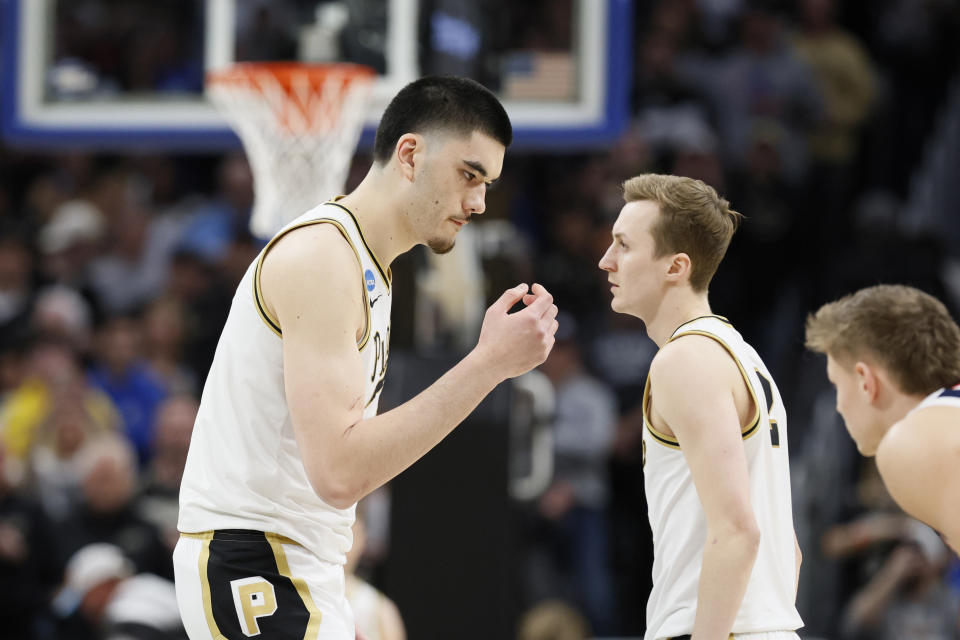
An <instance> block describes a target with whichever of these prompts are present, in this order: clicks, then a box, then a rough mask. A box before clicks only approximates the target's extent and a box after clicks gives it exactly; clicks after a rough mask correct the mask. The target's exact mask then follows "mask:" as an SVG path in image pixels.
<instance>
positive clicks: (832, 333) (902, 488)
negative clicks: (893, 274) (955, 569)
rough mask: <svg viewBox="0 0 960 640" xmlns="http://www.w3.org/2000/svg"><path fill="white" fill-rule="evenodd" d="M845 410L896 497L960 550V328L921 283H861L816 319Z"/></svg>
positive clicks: (811, 337) (814, 339)
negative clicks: (864, 286) (919, 286)
mask: <svg viewBox="0 0 960 640" xmlns="http://www.w3.org/2000/svg"><path fill="white" fill-rule="evenodd" d="M807 347H808V348H810V349H812V350H814V351H817V352H819V353H825V354H826V355H827V377H828V378H829V379H830V381H831V382H832V383H833V384H834V386H836V388H837V411H839V412H840V415H841V416H843V421H844V422H845V423H846V425H847V430H848V431H849V432H850V436H851V437H852V438H853V440H854V442H856V443H857V448H858V449H859V450H860V453H862V454H863V455H865V456H874V455H875V456H876V457H877V468H878V469H879V471H880V475H881V477H882V478H883V481H884V483H885V484H886V485H887V489H888V490H889V491H890V495H891V496H893V498H894V500H896V501H897V502H898V503H899V504H900V506H901V507H903V509H904V511H906V512H907V513H909V514H910V515H912V516H914V517H915V518H917V519H919V520H922V521H924V522H926V523H927V524H929V525H930V526H931V527H933V528H934V529H936V530H937V531H939V532H940V533H941V534H943V536H944V537H945V538H946V540H947V543H948V544H949V545H950V546H951V547H952V548H953V550H954V551H957V552H960V507H958V498H960V327H958V326H957V323H956V322H955V321H954V320H953V318H951V317H950V313H949V312H948V311H947V309H946V307H944V306H943V304H942V303H941V302H940V301H939V300H937V299H936V298H934V297H933V296H931V295H928V294H926V293H924V292H922V291H919V290H917V289H914V288H912V287H904V286H896V285H882V286H877V287H869V288H867V289H861V290H860V291H857V292H856V293H853V294H851V295H848V296H846V297H844V298H841V299H840V300H837V301H836V302H831V303H829V304H826V305H824V306H822V307H820V309H819V310H818V311H817V312H816V313H814V314H812V315H811V316H810V317H809V318H808V319H807Z"/></svg>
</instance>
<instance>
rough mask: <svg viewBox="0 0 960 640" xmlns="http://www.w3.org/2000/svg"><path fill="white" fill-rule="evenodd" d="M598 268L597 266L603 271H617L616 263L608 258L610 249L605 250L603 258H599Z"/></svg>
mask: <svg viewBox="0 0 960 640" xmlns="http://www.w3.org/2000/svg"><path fill="white" fill-rule="evenodd" d="M598 266H599V267H600V268H601V269H603V270H604V271H616V270H617V264H616V263H615V262H614V261H613V259H612V258H611V257H610V249H607V251H606V252H605V253H604V254H603V257H602V258H600V263H599V265H598Z"/></svg>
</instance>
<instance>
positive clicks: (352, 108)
mask: <svg viewBox="0 0 960 640" xmlns="http://www.w3.org/2000/svg"><path fill="white" fill-rule="evenodd" d="M373 78H374V76H373V72H372V70H369V69H367V68H365V67H358V66H356V65H326V66H318V65H301V64H285V65H270V64H239V65H235V66H234V67H231V68H230V69H227V70H225V71H223V72H219V73H215V74H212V75H211V76H210V78H209V79H208V82H207V95H208V96H209V97H210V99H211V100H212V101H213V103H214V104H215V105H216V106H217V107H218V108H219V109H220V110H221V112H222V113H223V114H224V116H225V118H226V119H227V121H228V122H229V124H230V126H231V127H232V128H233V130H234V131H236V133H237V135H238V136H239V137H240V140H241V141H242V142H243V147H244V150H245V151H246V154H247V159H248V160H249V162H250V167H251V170H252V171H253V179H254V188H255V198H254V205H253V214H252V216H251V220H250V231H251V233H253V235H254V236H256V237H259V238H269V237H271V236H272V235H273V234H275V233H276V232H277V231H278V230H279V229H280V228H281V227H283V226H284V225H285V224H287V223H288V222H290V221H291V220H293V219H294V218H296V217H297V216H299V215H300V214H302V213H304V212H306V211H307V210H309V209H311V208H313V207H314V206H316V205H317V204H319V203H321V202H323V201H324V200H328V199H329V198H331V197H333V196H335V195H337V194H339V193H342V189H343V186H344V182H345V181H346V178H347V172H348V171H349V169H350V160H351V158H352V157H353V153H354V150H355V149H356V146H357V142H358V141H359V139H360V133H361V131H362V129H363V117H364V114H365V113H366V108H365V107H366V101H367V98H368V96H369V93H370V89H371V87H372V85H373Z"/></svg>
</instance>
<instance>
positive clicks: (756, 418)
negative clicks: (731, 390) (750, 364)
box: [670, 316, 760, 440]
mask: <svg viewBox="0 0 960 640" xmlns="http://www.w3.org/2000/svg"><path fill="white" fill-rule="evenodd" d="M718 317H719V316H718ZM691 335H694V336H705V337H707V338H710V339H712V340H715V341H716V342H718V343H719V344H720V346H721V347H723V348H724V349H726V351H727V353H729V354H730V357H731V358H733V361H734V362H735V363H737V368H738V369H740V375H741V376H742V377H743V381H744V383H746V385H747V391H748V392H749V393H750V398H751V399H752V400H753V407H754V412H753V419H752V420H750V422H749V424H748V426H747V427H746V428H743V429H741V430H740V436H741V437H742V438H743V439H744V440H746V439H747V438H749V437H750V436H752V435H753V434H755V433H756V432H757V427H758V426H760V400H759V398H757V394H756V392H755V391H754V390H753V385H752V384H751V383H750V376H749V375H747V371H746V369H744V368H743V365H742V364H741V363H740V359H739V358H738V357H737V355H736V354H735V353H734V352H733V349H731V348H730V345H728V344H727V343H726V342H724V341H723V339H722V338H720V336H717V335H714V334H712V333H708V332H707V331H699V330H691V331H684V332H683V333H678V334H674V336H673V337H672V338H670V341H671V342H672V341H673V340H676V339H677V338H682V337H683V336H691Z"/></svg>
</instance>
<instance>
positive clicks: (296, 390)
mask: <svg viewBox="0 0 960 640" xmlns="http://www.w3.org/2000/svg"><path fill="white" fill-rule="evenodd" d="M511 139H512V129H511V125H510V121H509V118H508V117H507V114H506V112H505V111H504V109H503V107H502V106H501V105H500V103H499V102H498V101H497V99H496V98H495V97H494V96H493V94H492V93H490V92H489V91H488V90H486V89H485V88H483V87H482V86H481V85H479V84H477V83H475V82H473V81H471V80H466V79H461V78H438V77H427V78H422V79H420V80H417V81H415V82H413V83H411V84H409V85H407V86H406V87H405V88H404V89H402V90H401V91H400V92H399V93H398V94H397V95H396V96H395V97H394V99H393V100H392V101H391V103H390V105H389V106H388V107H387V109H386V111H385V113H384V115H383V118H382V120H381V122H380V125H379V128H378V130H377V135H376V141H375V143H374V163H373V166H372V167H371V168H370V170H369V172H368V173H367V175H366V177H365V178H364V179H363V181H362V183H361V184H360V185H359V186H358V187H357V188H356V190H354V191H353V192H352V193H350V194H349V195H347V196H345V197H342V198H338V199H335V200H333V201H330V202H326V203H323V204H321V205H319V206H317V207H316V208H314V209H313V210H311V211H309V212H307V213H305V214H303V215H302V216H300V217H299V218H297V219H296V220H294V221H293V222H292V223H290V224H289V225H288V226H287V227H285V228H284V229H282V230H281V231H280V232H279V233H278V234H277V235H276V236H275V237H274V238H273V239H272V240H271V241H270V242H269V243H268V244H267V245H266V247H264V249H263V251H262V252H261V253H260V255H259V256H258V257H257V259H256V260H255V261H254V262H253V264H251V265H250V267H249V269H248V270H247V272H246V275H245V276H244V278H243V280H242V281H241V283H240V285H239V287H238V289H237V293H236V295H235V297H234V299H233V305H232V307H231V310H230V314H229V316H228V318H227V321H226V325H225V326H224V329H223V334H222V335H221V337H220V342H219V344H218V346H217V352H216V355H215V357H214V360H213V364H212V367H211V369H210V373H209V376H208V378H207V381H206V385H205V387H204V390H203V397H202V400H201V404H200V409H199V413H198V415H197V421H196V426H195V428H194V431H193V437H192V441H191V443H190V451H189V454H188V457H187V464H186V469H185V472H184V476H183V483H182V488H181V493H180V518H179V523H178V528H179V530H180V532H181V538H180V540H179V542H178V544H177V548H176V549H175V551H174V565H175V571H176V579H177V596H178V601H179V605H180V608H181V613H182V615H183V618H184V622H185V625H186V628H187V631H188V633H189V634H190V637H191V638H193V640H198V639H201V638H205V639H210V638H221V637H224V638H229V639H230V640H233V639H238V640H239V639H241V638H246V637H249V636H251V635H256V634H258V633H263V634H265V636H266V637H284V638H301V637H306V638H311V639H312V640H328V639H329V640H332V639H337V640H341V639H343V638H353V637H354V623H353V618H352V614H351V611H350V607H349V605H348V604H347V600H346V597H345V594H344V572H343V564H344V562H345V554H346V552H347V551H348V550H349V549H350V546H351V542H352V535H351V530H350V528H351V526H352V524H353V520H354V508H355V505H356V503H357V501H358V500H360V498H362V497H363V496H365V495H367V494H368V493H370V492H371V491H373V490H374V489H376V488H377V487H379V486H381V485H382V484H384V483H385V482H387V481H388V480H390V479H391V478H393V477H394V476H396V475H397V474H398V473H400V472H401V471H403V470H404V469H406V468H407V467H408V466H410V465H411V464H413V463H414V462H415V461H416V460H417V459H418V458H420V457H421V456H423V455H424V454H425V453H427V452H428V451H429V450H430V449H432V448H433V447H434V446H435V445H436V444H437V443H438V442H440V440H442V439H443V438H444V437H445V436H446V435H447V434H448V433H450V431H452V430H453V429H454V428H455V427H456V426H457V425H458V424H459V423H460V422H461V421H462V420H463V419H464V418H466V417H467V415H468V414H469V413H470V412H471V411H472V410H473V409H474V408H475V407H476V406H477V404H479V402H480V401H481V400H482V399H483V398H484V397H485V396H486V395H487V394H488V393H490V391H492V390H493V388H494V387H496V386H497V385H498V384H499V383H500V382H502V381H504V380H506V379H508V378H511V377H514V376H518V375H520V374H522V373H524V372H526V371H528V370H530V369H532V368H533V367H535V366H537V365H539V364H540V363H541V362H543V361H544V360H545V359H546V357H547V354H548V353H549V351H550V348H551V347H552V345H553V335H554V333H555V331H556V329H557V322H556V320H555V318H556V314H557V308H556V307H555V306H554V305H553V300H552V297H551V296H550V295H549V294H548V293H547V291H546V290H545V289H544V288H543V287H541V286H540V285H534V286H533V288H532V290H531V291H529V292H528V287H527V285H525V284H524V285H518V286H516V287H514V288H513V289H509V290H508V291H506V292H504V294H503V295H502V296H501V297H500V298H499V300H497V301H496V302H495V303H494V304H493V305H492V306H491V307H490V308H489V309H488V310H487V312H486V315H485V317H484V322H483V326H482V328H481V331H480V338H479V341H478V343H477V345H476V347H475V348H474V349H473V350H472V351H471V352H470V353H469V354H468V355H467V356H466V357H465V358H464V359H463V360H461V361H460V362H459V363H458V364H457V365H456V366H454V367H453V368H452V369H451V370H450V371H448V372H447V373H446V374H445V375H443V376H442V377H441V378H440V379H439V380H437V381H436V382H435V383H434V384H433V385H432V386H430V387H429V388H427V389H426V390H425V391H423V392H422V393H421V394H420V395H418V396H416V397H415V398H413V399H412V400H410V401H409V402H407V403H406V404H403V405H401V406H400V407H397V408H396V409H393V410H392V411H389V412H387V413H384V414H383V415H379V416H378V415H376V413H377V403H378V401H379V397H380V392H381V389H382V387H383V380H384V375H385V373H386V370H387V357H388V354H389V346H388V343H389V337H390V306H391V295H392V291H391V272H390V267H389V265H390V263H391V262H392V261H393V259H394V258H396V257H397V255H399V254H400V253H403V252H405V251H407V250H409V249H410V248H412V247H413V246H414V245H417V244H426V245H427V246H429V247H430V248H431V249H433V250H434V251H436V252H440V253H442V252H446V251H449V250H450V249H451V248H452V247H453V245H454V241H455V238H456V236H457V233H458V231H459V230H460V228H461V227H463V225H465V224H467V223H468V222H469V220H470V218H471V216H473V215H475V214H481V213H483V211H484V207H485V204H484V200H485V195H486V189H487V187H488V185H489V184H490V183H491V182H493V181H494V180H496V179H497V178H498V177H499V175H500V171H501V168H502V166H503V156H504V152H505V150H506V147H507V146H508V145H509V144H510V142H511ZM520 301H523V302H524V303H525V304H526V307H525V308H523V309H522V310H520V311H517V312H515V313H512V314H510V313H508V311H509V310H510V308H511V307H513V305H514V304H515V303H518V302H520Z"/></svg>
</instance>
